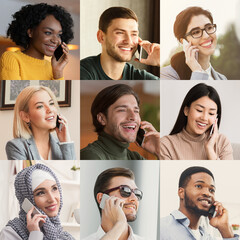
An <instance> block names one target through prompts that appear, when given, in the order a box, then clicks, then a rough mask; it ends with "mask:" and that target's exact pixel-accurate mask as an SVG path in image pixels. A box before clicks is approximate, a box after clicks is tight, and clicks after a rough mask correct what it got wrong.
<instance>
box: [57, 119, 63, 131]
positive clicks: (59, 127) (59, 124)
mask: <svg viewBox="0 0 240 240" xmlns="http://www.w3.org/2000/svg"><path fill="white" fill-rule="evenodd" d="M59 120H61V119H60V118H59V116H58V115H57V121H56V128H58V129H59V132H61V130H62V123H60V122H59Z"/></svg>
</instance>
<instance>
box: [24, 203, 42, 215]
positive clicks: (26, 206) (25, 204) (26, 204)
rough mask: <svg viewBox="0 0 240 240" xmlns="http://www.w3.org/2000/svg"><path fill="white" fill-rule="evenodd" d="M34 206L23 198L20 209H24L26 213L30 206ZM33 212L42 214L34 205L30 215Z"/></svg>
mask: <svg viewBox="0 0 240 240" xmlns="http://www.w3.org/2000/svg"><path fill="white" fill-rule="evenodd" d="M32 207H34V206H33V204H32V203H31V202H30V201H29V200H28V199H27V198H25V199H24V201H23V203H22V209H23V210H24V211H25V213H28V212H29V211H30V210H31V208H32ZM35 214H42V213H40V212H39V211H38V210H37V209H36V208H35V207H34V209H33V213H32V217H33V216H34V215H35Z"/></svg>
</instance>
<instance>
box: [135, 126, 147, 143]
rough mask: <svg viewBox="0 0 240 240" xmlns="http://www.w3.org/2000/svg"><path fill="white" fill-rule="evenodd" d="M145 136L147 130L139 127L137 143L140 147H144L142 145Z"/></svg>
mask: <svg viewBox="0 0 240 240" xmlns="http://www.w3.org/2000/svg"><path fill="white" fill-rule="evenodd" d="M144 134H145V130H144V129H142V128H140V127H139V129H138V132H137V138H136V141H137V143H138V144H139V145H140V146H142V143H143V141H144Z"/></svg>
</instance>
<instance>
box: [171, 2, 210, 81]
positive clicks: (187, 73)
mask: <svg viewBox="0 0 240 240" xmlns="http://www.w3.org/2000/svg"><path fill="white" fill-rule="evenodd" d="M199 15H205V16H206V17H207V18H209V20H210V21H211V23H213V17H212V14H211V13H210V12H209V11H207V10H204V9H202V8H200V7H188V8H186V9H184V10H183V11H182V12H180V13H179V14H178V15H177V17H176V20H175V22H174V27H173V31H174V35H175V37H176V38H177V39H178V41H180V39H181V38H185V35H186V33H187V27H188V24H189V23H190V21H191V19H192V17H193V16H199ZM170 63H171V66H172V67H173V68H174V70H175V71H176V72H177V73H178V76H179V78H180V79H181V80H189V79H190V78H191V74H192V71H191V69H190V68H189V67H188V65H187V64H186V58H185V53H184V52H183V51H181V52H178V53H176V54H175V55H173V56H172V58H171V61H170Z"/></svg>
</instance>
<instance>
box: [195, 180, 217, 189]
mask: <svg viewBox="0 0 240 240" xmlns="http://www.w3.org/2000/svg"><path fill="white" fill-rule="evenodd" d="M195 183H204V184H205V182H204V181H202V180H197V181H196V182H195ZM210 186H211V187H213V188H216V187H215V186H214V185H212V184H211V185H210Z"/></svg>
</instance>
